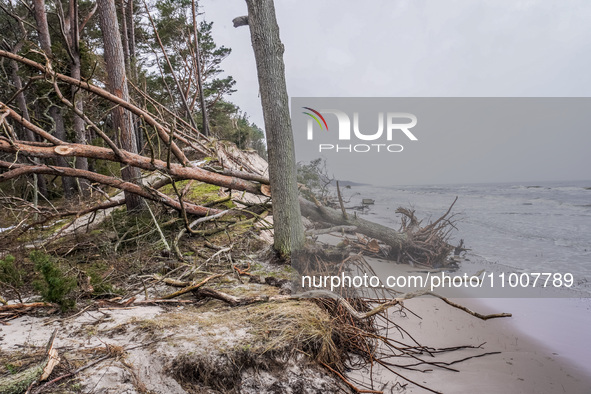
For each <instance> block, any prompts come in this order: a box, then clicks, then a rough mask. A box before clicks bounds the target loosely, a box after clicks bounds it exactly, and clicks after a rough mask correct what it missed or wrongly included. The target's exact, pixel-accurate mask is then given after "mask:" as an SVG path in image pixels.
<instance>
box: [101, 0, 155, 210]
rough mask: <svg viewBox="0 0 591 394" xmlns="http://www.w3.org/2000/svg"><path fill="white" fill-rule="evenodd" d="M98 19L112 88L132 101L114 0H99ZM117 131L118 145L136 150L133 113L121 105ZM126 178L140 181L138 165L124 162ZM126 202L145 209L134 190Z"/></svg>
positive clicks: (114, 112)
mask: <svg viewBox="0 0 591 394" xmlns="http://www.w3.org/2000/svg"><path fill="white" fill-rule="evenodd" d="M97 6H98V11H99V21H100V26H101V30H102V33H103V41H104V58H105V64H106V68H107V73H108V84H109V90H110V91H111V93H112V94H114V95H115V96H117V97H119V98H121V99H122V100H124V101H129V92H128V90H127V78H126V76H125V61H124V58H123V45H122V44H121V36H120V34H119V24H118V23H117V10H116V8H115V1H114V0H97ZM111 114H112V116H113V124H114V126H115V131H116V132H117V133H118V134H119V145H120V146H121V148H122V149H124V150H126V151H128V152H132V153H137V141H136V138H135V133H134V132H133V125H132V122H131V114H130V113H129V112H128V111H126V110H124V109H123V108H122V107H120V106H118V107H115V108H114V109H113V110H112V112H111ZM121 176H122V178H123V179H124V180H125V181H128V182H134V183H138V184H139V183H141V173H140V170H139V169H138V168H135V167H130V166H125V167H124V168H123V169H122V170H121ZM125 204H126V206H127V210H128V211H129V212H132V211H137V210H140V209H142V207H143V205H144V203H143V200H142V199H141V198H140V197H139V196H138V195H135V194H133V193H130V192H128V191H126V192H125Z"/></svg>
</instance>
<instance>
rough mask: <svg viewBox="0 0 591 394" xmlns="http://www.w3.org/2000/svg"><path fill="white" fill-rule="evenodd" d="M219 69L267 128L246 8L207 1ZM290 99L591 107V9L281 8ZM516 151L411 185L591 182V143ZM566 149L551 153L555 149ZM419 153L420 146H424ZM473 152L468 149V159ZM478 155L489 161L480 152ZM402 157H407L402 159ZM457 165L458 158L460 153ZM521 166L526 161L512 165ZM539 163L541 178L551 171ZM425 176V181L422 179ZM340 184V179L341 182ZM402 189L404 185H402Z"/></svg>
mask: <svg viewBox="0 0 591 394" xmlns="http://www.w3.org/2000/svg"><path fill="white" fill-rule="evenodd" d="M200 6H201V7H202V11H204V12H205V14H204V15H203V16H202V18H205V19H207V20H209V21H213V22H214V28H213V34H214V38H215V40H216V42H217V43H218V44H223V45H226V46H228V47H231V48H232V51H233V52H232V54H231V55H230V57H229V58H228V59H226V60H225V61H224V63H223V64H222V65H223V68H224V69H225V71H226V72H227V74H229V75H232V76H233V77H234V78H235V79H236V80H237V89H238V92H236V93H235V94H234V95H232V96H231V97H230V100H231V101H233V102H235V103H236V104H238V105H239V106H240V107H241V108H242V109H243V110H244V111H246V112H247V113H248V114H249V115H250V118H251V120H252V121H254V122H255V123H257V124H258V125H260V126H261V127H263V126H264V123H263V118H262V111H261V109H260V98H259V97H258V84H257V79H256V68H255V63H254V55H253V51H252V47H251V43H250V35H249V31H248V30H247V28H246V27H241V28H239V29H235V28H233V27H232V22H231V21H232V19H233V18H234V17H236V16H240V15H245V14H246V13H247V12H246V3H245V2H244V0H201V1H200ZM275 6H276V11H277V19H278V22H279V26H280V29H281V38H282V41H283V43H284V44H285V48H286V52H285V64H286V77H287V84H288V92H289V94H290V96H293V97H298V96H299V97H331V96H334V97H360V96H368V97H523V96H526V97H546V96H552V97H588V96H591V73H590V72H589V70H591V50H590V49H591V23H589V17H591V1H588V0H561V1H547V0H522V1H519V0H511V1H509V0H487V1H484V0H389V1H385V0H384V1H368V2H365V3H363V5H362V3H361V2H359V1H349V0H326V1H324V0H321V1H319V0H316V1H311V0H275ZM589 131H590V130H588V128H581V130H575V131H573V130H569V133H568V138H563V139H556V138H551V137H550V136H544V138H526V136H519V138H514V136H513V137H512V136H509V135H504V136H503V135H502V131H500V133H501V134H500V135H499V138H500V139H502V140H513V141H514V143H512V144H508V145H507V149H509V151H506V152H507V153H508V154H509V156H511V157H518V158H519V157H520V156H519V155H522V156H523V164H526V163H532V162H533V163H539V165H536V166H530V165H521V166H519V168H521V170H520V171H518V172H516V171H515V170H514V168H515V166H514V165H513V166H511V165H506V163H505V162H504V161H502V160H501V158H502V156H501V154H502V153H503V151H501V152H499V150H491V151H490V152H489V153H488V154H486V152H484V153H480V154H479V155H477V156H478V157H475V156H476V155H473V154H472V155H471V154H467V155H466V163H465V165H460V166H459V167H460V169H463V168H465V169H466V173H465V174H464V173H462V172H461V171H460V172H459V173H458V163H457V160H449V161H446V160H443V161H442V162H440V163H439V166H438V171H437V172H438V174H439V175H438V176H437V177H434V176H433V173H432V172H429V170H428V167H427V166H425V167H424V168H417V169H416V170H415V173H416V176H415V177H413V180H412V183H461V182H475V181H481V182H489V181H527V180H531V181H534V180H574V179H590V178H591V175H589V170H588V169H589V168H591V159H589V156H590V155H588V154H587V152H586V151H587V150H588V149H582V148H581V146H585V147H589V146H591V133H590V132H589ZM549 141H552V143H560V146H554V148H552V147H549V146H548V142H549ZM419 142H420V141H419ZM461 148H462V149H464V150H466V151H470V150H471V149H472V148H473V147H471V146H470V144H469V143H467V144H466V145H465V146H462V147H461ZM481 152H482V150H481ZM405 153H406V152H405ZM457 154H459V155H462V154H463V153H462V152H461V151H459V152H458V153H457ZM515 160H521V159H515ZM544 163H545V164H546V166H544ZM420 174H424V176H422V175H420ZM336 175H337V176H338V177H340V174H336ZM400 183H407V182H404V181H401V182H400Z"/></svg>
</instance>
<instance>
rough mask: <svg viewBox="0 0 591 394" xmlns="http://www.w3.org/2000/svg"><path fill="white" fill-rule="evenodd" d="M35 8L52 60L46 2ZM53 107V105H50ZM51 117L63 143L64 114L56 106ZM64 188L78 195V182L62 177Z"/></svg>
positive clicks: (45, 48)
mask: <svg viewBox="0 0 591 394" xmlns="http://www.w3.org/2000/svg"><path fill="white" fill-rule="evenodd" d="M33 3H34V6H35V22H36V24H37V32H38V33H39V43H40V45H41V49H42V50H43V51H44V52H45V54H46V55H47V56H48V57H49V58H50V59H51V58H52V57H53V53H52V50H51V35H50V34H49V25H48V24H47V14H46V13H45V0H34V2H33ZM50 105H51V104H50ZM49 116H50V117H51V119H52V120H53V124H54V126H55V136H56V137H57V138H59V139H60V140H62V141H65V140H66V129H65V127H64V117H63V116H62V112H61V111H60V109H59V108H58V107H56V106H55V105H51V107H50V108H49ZM56 163H57V165H58V166H60V167H68V166H69V164H68V162H67V161H66V159H65V158H63V157H58V158H56ZM62 187H63V189H64V197H65V198H66V199H70V198H71V197H72V196H73V195H74V194H75V193H76V181H75V180H74V179H73V178H70V177H62Z"/></svg>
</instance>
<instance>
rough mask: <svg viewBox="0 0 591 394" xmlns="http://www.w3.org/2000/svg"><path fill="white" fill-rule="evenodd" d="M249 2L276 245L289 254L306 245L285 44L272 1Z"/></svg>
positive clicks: (278, 248)
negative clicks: (265, 138)
mask: <svg viewBox="0 0 591 394" xmlns="http://www.w3.org/2000/svg"><path fill="white" fill-rule="evenodd" d="M246 4H247V6H248V21H249V26H250V36H251V41H252V46H253V49H254V55H255V59H256V64H257V74H258V79H259V87H260V93H261V103H262V106H263V116H264V119H265V133H266V135H267V146H268V148H269V149H268V150H269V180H270V182H271V195H272V197H273V222H274V248H275V250H276V251H278V252H279V253H280V254H281V255H282V256H289V255H290V254H291V252H292V251H296V250H298V249H300V248H301V247H302V246H303V244H304V229H303V226H302V220H301V214H300V206H299V202H298V188H297V181H296V161H295V151H294V143H293V134H292V130H291V119H290V117H289V103H288V96H287V87H286V83H285V65H284V64H283V52H284V47H283V44H282V43H281V39H280V37H279V26H278V25H277V19H276V17H275V7H274V4H273V0H246Z"/></svg>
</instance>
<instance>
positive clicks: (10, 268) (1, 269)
mask: <svg viewBox="0 0 591 394" xmlns="http://www.w3.org/2000/svg"><path fill="white" fill-rule="evenodd" d="M14 260H15V259H14V256H13V255H10V254H9V255H8V256H6V257H5V258H4V260H2V259H0V282H4V283H8V284H9V285H12V286H14V287H20V286H22V285H23V276H24V274H25V271H23V270H19V269H18V268H16V265H15V263H14Z"/></svg>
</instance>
